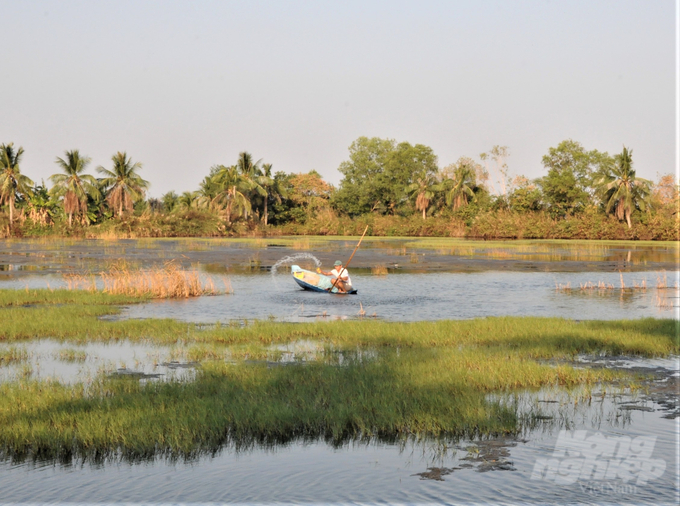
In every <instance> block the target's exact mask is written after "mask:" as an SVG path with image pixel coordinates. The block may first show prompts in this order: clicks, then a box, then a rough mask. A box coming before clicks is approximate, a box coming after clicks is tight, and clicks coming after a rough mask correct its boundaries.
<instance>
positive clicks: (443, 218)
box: [0, 137, 680, 240]
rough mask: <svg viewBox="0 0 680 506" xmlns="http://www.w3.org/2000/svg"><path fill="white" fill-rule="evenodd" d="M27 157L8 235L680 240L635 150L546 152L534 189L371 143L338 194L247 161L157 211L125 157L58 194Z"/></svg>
mask: <svg viewBox="0 0 680 506" xmlns="http://www.w3.org/2000/svg"><path fill="white" fill-rule="evenodd" d="M23 152H24V151H23V148H21V147H19V148H15V147H14V145H13V144H12V143H9V144H3V145H0V205H2V206H3V207H2V211H0V236H5V237H7V236H39V235H74V236H85V237H102V236H104V237H106V236H111V237H145V236H146V237H161V236H224V235H263V234H321V235H334V234H352V233H357V232H361V231H362V230H363V227H365V226H366V225H368V226H369V230H370V233H371V234H373V235H405V236H413V235H416V236H457V237H462V236H470V237H483V238H567V239H569V238H573V239H652V240H678V239H680V235H679V223H680V221H679V219H680V214H679V213H678V206H679V200H678V184H677V180H676V179H675V177H674V176H673V175H671V174H667V175H662V176H659V180H658V182H657V183H653V182H651V181H648V180H645V179H642V178H639V177H637V175H636V172H635V169H634V165H633V157H632V153H633V152H632V150H629V149H627V148H626V147H624V148H623V150H622V152H621V153H620V154H617V155H615V156H610V155H609V154H608V153H606V152H600V151H597V150H590V151H588V150H586V149H585V148H584V147H583V146H582V145H581V144H579V143H578V142H576V141H573V140H571V139H569V140H565V141H563V142H561V143H560V144H559V145H558V146H556V147H551V148H549V150H548V153H547V154H546V155H545V156H544V157H543V159H542V162H543V166H544V167H545V170H546V173H545V175H544V176H542V177H539V178H537V179H535V180H529V179H527V178H526V177H524V176H521V175H517V176H515V177H510V174H509V168H508V158H509V156H510V153H509V150H508V148H507V147H506V146H494V147H493V148H492V149H490V150H489V151H488V152H486V153H482V154H481V155H480V156H479V161H476V160H474V159H473V158H470V157H461V158H460V159H459V160H457V161H456V162H455V163H452V164H450V165H448V166H446V167H443V168H441V169H440V168H439V166H438V160H437V156H436V155H435V153H434V152H433V150H432V149H431V148H430V147H428V146H424V145H422V144H416V145H411V144H410V143H408V142H401V143H397V142H396V141H394V140H391V139H380V138H376V137H374V138H367V137H360V138H359V139H357V140H356V141H354V142H353V143H352V145H351V146H350V148H349V159H348V160H346V161H344V162H342V163H341V164H340V167H339V168H338V170H339V172H340V173H341V174H342V175H343V179H342V180H341V182H340V185H339V187H338V188H335V187H333V186H332V185H331V184H329V183H328V182H327V181H324V179H323V178H322V176H321V175H320V174H319V173H318V172H316V171H311V172H309V173H307V174H301V173H300V174H289V173H285V172H280V171H279V172H274V170H273V166H272V164H269V163H263V162H262V160H257V161H256V160H255V159H254V158H253V157H252V155H251V154H250V153H248V152H242V153H240V154H239V156H238V158H237V160H236V163H235V164H233V165H221V164H220V165H215V166H213V167H211V168H210V169H209V171H208V175H207V176H206V177H205V178H204V179H203V181H202V182H201V183H200V185H199V188H198V189H197V190H196V191H184V192H183V193H181V194H178V193H176V192H174V191H171V192H168V193H166V194H165V195H163V196H161V198H147V191H148V188H149V186H150V184H149V182H148V181H145V180H144V179H142V177H141V176H140V171H141V170H142V164H141V163H139V162H136V163H135V162H133V161H132V159H131V158H130V157H129V156H128V155H127V154H126V153H125V152H118V153H116V154H115V155H113V157H112V162H113V166H112V168H111V169H106V168H104V167H101V166H100V167H98V168H97V171H98V172H99V173H100V174H101V175H102V176H103V177H100V178H98V179H97V178H95V177H94V176H92V175H89V174H86V173H85V171H86V169H87V166H88V164H89V162H90V159H89V158H88V157H87V156H84V155H81V154H80V153H79V152H78V151H77V150H73V151H69V152H66V154H65V157H64V158H57V159H56V163H57V165H58V167H59V168H60V169H61V172H60V173H57V174H54V175H53V176H51V177H50V178H49V179H50V181H51V182H52V183H53V187H52V188H51V189H49V190H48V189H47V188H46V187H45V185H44V183H42V184H40V185H38V184H34V183H33V181H31V180H30V179H29V178H28V177H26V176H25V175H23V174H22V173H21V170H20V168H19V164H20V161H21V157H22V155H23Z"/></svg>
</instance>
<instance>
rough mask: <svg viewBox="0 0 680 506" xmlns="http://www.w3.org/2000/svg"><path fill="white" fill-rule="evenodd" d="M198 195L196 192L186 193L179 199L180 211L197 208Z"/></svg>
mask: <svg viewBox="0 0 680 506" xmlns="http://www.w3.org/2000/svg"><path fill="white" fill-rule="evenodd" d="M197 202H198V195H197V194H196V192H184V193H182V195H180V196H179V197H178V198H177V205H178V207H179V208H180V209H182V210H184V211H188V210H189V209H192V208H195V207H197Z"/></svg>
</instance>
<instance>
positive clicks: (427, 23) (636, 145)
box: [0, 0, 676, 196]
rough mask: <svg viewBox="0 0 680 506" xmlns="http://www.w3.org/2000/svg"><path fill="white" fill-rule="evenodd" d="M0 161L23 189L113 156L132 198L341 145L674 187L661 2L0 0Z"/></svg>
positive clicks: (327, 169)
mask: <svg viewBox="0 0 680 506" xmlns="http://www.w3.org/2000/svg"><path fill="white" fill-rule="evenodd" d="M0 12H1V13H2V19H3V22H2V29H1V31H0V34H1V40H2V55H3V60H4V62H3V68H4V69H5V70H4V71H3V72H2V75H1V76H0V96H1V97H2V104H3V114H2V121H1V122H0V142H3V143H6V142H11V141H13V142H14V143H15V144H17V145H21V146H23V147H24V149H25V150H26V154H25V156H24V161H23V164H22V169H23V172H24V173H25V174H26V175H28V176H29V177H31V178H33V179H34V180H36V181H40V179H41V178H44V179H47V177H48V176H49V175H50V174H53V173H55V172H56V170H57V167H56V165H55V164H54V159H55V157H56V156H62V155H63V152H64V151H65V150H67V149H80V151H81V153H85V154H87V155H89V156H91V157H92V159H93V163H92V171H91V172H93V173H94V167H95V166H97V165H105V166H107V167H109V166H110V157H111V155H112V154H113V153H114V152H115V151H118V150H121V151H122V150H126V151H127V152H128V153H129V154H130V155H131V156H132V157H133V160H135V161H140V162H142V163H143V164H144V169H143V170H142V175H143V176H144V177H145V178H146V179H148V180H149V181H151V183H152V190H151V195H153V196H160V195H161V194H162V193H164V192H166V191H169V190H171V189H174V190H176V191H178V192H182V191H185V190H194V189H197V187H198V183H199V182H200V180H201V179H202V178H203V177H204V176H205V175H207V173H208V170H209V168H210V167H211V166H212V165H214V164H218V163H222V164H232V163H235V161H236V158H237V156H238V153H239V152H240V151H243V150H247V151H249V152H251V153H252V154H253V155H254V156H255V157H256V158H263V159H264V161H265V162H270V163H273V164H274V169H275V170H283V171H286V172H307V171H309V170H311V169H316V170H317V171H319V172H320V173H321V174H322V175H323V176H324V177H326V178H327V179H328V180H329V181H331V182H332V183H336V184H337V183H338V182H339V180H340V177H341V176H340V174H339V173H338V172H337V167H338V166H339V165H340V163H341V162H342V161H343V160H345V159H347V156H348V151H347V148H348V146H349V145H350V144H351V142H352V141H353V140H355V139H356V138H358V137H359V136H362V135H364V136H377V137H382V138H394V139H396V140H398V141H408V142H411V143H413V144H415V143H422V144H426V145H428V146H431V147H432V148H433V149H434V151H435V153H436V154H437V155H438V156H439V163H440V166H441V167H443V166H445V165H447V164H449V163H452V162H454V161H455V160H456V159H457V158H458V157H460V156H471V157H475V158H476V157H477V156H478V155H479V153H481V152H483V151H486V150H488V149H490V148H491V147H492V146H493V145H495V144H500V145H507V146H508V147H509V148H510V153H511V156H510V158H509V160H508V162H509V167H510V170H511V172H512V173H513V174H515V175H516V174H524V175H526V176H528V177H530V178H533V177H538V176H541V175H543V174H544V169H543V167H542V165H541V157H542V156H543V155H544V154H545V153H546V152H547V151H548V148H549V147H550V146H555V145H557V144H558V143H559V142H560V141H562V140H564V139H567V138H572V139H574V140H577V141H579V142H581V143H582V144H583V145H584V146H585V147H586V148H587V149H599V150H601V151H609V152H610V153H616V152H620V150H621V148H622V146H623V145H624V144H625V145H626V146H627V147H629V148H632V149H633V159H634V162H635V166H636V168H637V170H638V174H639V175H641V176H643V177H648V178H653V179H656V174H657V173H668V172H673V171H674V170H675V58H676V56H675V23H676V19H675V18H676V13H675V2H674V1H673V0H643V1H626V0H615V1H604V0H588V1H578V0H562V1H546V0H532V1H529V0H527V1H509V0H508V1H491V0H486V1H484V0H481V1H480V0H478V1H472V0H470V1H453V0H450V1H424V0H420V1H394V0H393V1H370V0H361V1H342V2H340V1H337V2H330V1H328V2H325V1H307V2H305V1H283V0H281V1H277V2H274V1H269V2H265V1H260V2H257V1H245V2H237V1H222V2H209V1H193V2H188V1H186V2H169V1H158V2H152V1H141V2H140V1H135V2H126V1H111V2H103V1H89V0H88V1H82V2H76V1H66V0H61V1H55V2H40V1H30V2H23V1H18V0H14V1H3V0H0Z"/></svg>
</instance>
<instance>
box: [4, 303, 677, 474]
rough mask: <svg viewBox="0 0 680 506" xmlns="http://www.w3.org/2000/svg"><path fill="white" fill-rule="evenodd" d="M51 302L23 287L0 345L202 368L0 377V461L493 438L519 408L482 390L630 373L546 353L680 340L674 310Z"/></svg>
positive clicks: (663, 348)
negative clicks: (266, 311) (345, 310)
mask: <svg viewBox="0 0 680 506" xmlns="http://www.w3.org/2000/svg"><path fill="white" fill-rule="evenodd" d="M16 293H17V295H18V294H20V293H22V292H21V291H18V292H16ZM42 295H45V297H43V298H41V297H42ZM70 295H72V293H71V292H67V293H65V294H62V296H63V297H68V296H70ZM100 295H101V294H100ZM2 296H3V297H4V299H3V300H9V299H10V298H11V297H10V295H9V294H8V293H7V291H5V293H3V294H2ZM55 297H56V296H54V295H50V296H47V295H46V294H36V295H35V296H34V297H33V301H34V302H33V303H32V304H33V305H32V306H30V307H25V306H24V305H17V304H6V306H5V308H4V309H2V312H3V315H5V316H6V318H3V319H2V321H1V322H0V342H2V341H5V342H6V341H19V340H26V339H31V338H45V337H52V338H59V339H63V340H66V341H70V342H74V343H82V342H87V341H92V340H101V341H108V340H116V339H126V340H130V341H135V340H146V341H151V342H156V343H160V344H167V345H171V346H173V348H172V352H173V353H175V354H176V355H177V356H178V357H179V356H182V357H183V358H185V359H188V360H198V361H201V363H202V366H201V368H200V369H199V370H198V371H197V374H196V378H195V379H194V380H193V381H187V382H140V381H139V380H134V379H130V378H115V377H110V376H106V375H103V374H102V375H100V376H98V377H97V378H96V379H95V380H94V381H93V382H86V383H79V384H76V385H64V384H60V383H57V382H53V381H36V380H34V379H32V378H31V376H30V374H24V375H20V376H19V377H18V379H17V380H16V381H14V382H12V383H4V384H0V456H4V457H5V458H10V459H17V460H21V459H25V458H49V459H61V460H64V461H70V459H72V458H73V457H74V456H77V457H82V458H92V459H99V458H105V457H116V458H117V457H119V456H121V455H122V456H124V457H126V458H130V459H139V458H152V457H155V456H158V455H170V456H193V455H196V454H198V453H200V452H215V451H217V450H219V448H220V447H221V446H222V445H225V444H231V445H234V446H236V447H249V446H251V445H253V444H274V443H282V442H287V441H291V440H295V439H298V438H308V439H324V440H327V441H329V442H331V443H332V444H341V443H343V442H345V441H347V440H351V439H362V438H380V439H384V440H395V439H400V438H408V437H418V438H422V437H425V438H428V437H432V438H437V437H451V438H457V437H463V436H465V437H475V436H480V435H490V434H506V433H512V432H515V431H517V430H520V429H521V427H520V425H521V423H522V422H521V416H520V414H519V413H518V412H517V411H516V410H515V409H514V408H513V407H511V406H508V405H504V404H503V403H501V402H495V401H492V400H490V399H491V398H492V396H490V395H489V394H498V393H512V392H514V391H518V390H520V389H538V388H542V387H555V386H561V387H574V386H577V385H595V384H597V383H599V382H606V381H612V380H615V379H626V378H627V379H630V376H625V375H624V373H621V372H616V371H612V370H608V369H579V368H574V367H571V366H570V365H568V364H563V365H559V364H560V363H561V362H560V361H559V360H556V359H569V358H573V357H574V356H575V355H576V354H580V353H588V354H590V353H606V354H611V355H642V356H664V355H668V354H671V353H678V352H679V351H680V343H679V339H678V330H679V328H678V322H677V321H675V320H655V319H646V320H635V321H592V322H574V321H570V320H564V319H559V318H510V317H507V318H486V319H477V320H466V321H439V322H416V323H389V322H381V321H374V320H371V321H336V322H317V323H309V324H284V323H276V322H255V323H251V324H249V325H247V326H245V327H242V328H241V327H239V328H234V327H227V326H214V327H207V328H206V327H200V326H197V325H193V324H188V323H181V322H177V321H173V320H154V319H149V320H136V321H125V320H123V321H108V320H101V316H104V315H111V314H114V313H115V312H116V311H118V308H117V307H116V306H115V305H112V304H111V301H112V300H113V299H107V298H106V297H104V299H96V300H95V301H94V302H93V301H90V302H91V303H67V302H64V301H65V300H66V299H64V298H62V299H57V298H55ZM111 297H113V296H111ZM41 300H42V302H40V301H41ZM97 300H101V301H102V302H101V303H95V302H96V301H97ZM299 342H302V344H303V345H302V346H300V349H302V350H303V351H304V350H312V351H311V352H310V353H308V354H307V355H305V357H306V358H305V360H298V361H296V362H293V363H290V364H286V363H282V362H275V361H276V360H277V359H279V358H281V357H282V356H283V354H284V353H287V352H284V351H282V350H281V349H273V348H272V345H279V344H286V343H299ZM305 343H306V344H305ZM310 343H312V345H310ZM292 348H295V347H294V346H293V347H292ZM305 353H306V352H305ZM22 376H23V377H22Z"/></svg>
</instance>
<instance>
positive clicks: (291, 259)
mask: <svg viewBox="0 0 680 506" xmlns="http://www.w3.org/2000/svg"><path fill="white" fill-rule="evenodd" d="M300 260H312V261H313V262H314V265H315V266H316V267H321V260H319V259H318V258H316V257H315V256H314V255H312V254H311V253H296V254H295V255H290V256H287V257H283V258H282V259H281V260H279V261H278V262H276V263H275V264H274V265H273V266H272V277H273V276H276V274H277V271H278V268H279V267H280V266H282V265H286V264H294V263H297V262H299V261H300Z"/></svg>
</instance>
